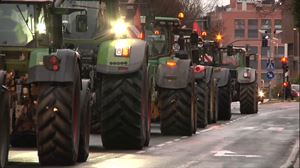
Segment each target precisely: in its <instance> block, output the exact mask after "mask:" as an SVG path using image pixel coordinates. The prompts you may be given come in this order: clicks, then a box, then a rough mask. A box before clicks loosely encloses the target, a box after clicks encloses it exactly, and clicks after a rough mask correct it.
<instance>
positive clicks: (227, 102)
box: [218, 81, 232, 120]
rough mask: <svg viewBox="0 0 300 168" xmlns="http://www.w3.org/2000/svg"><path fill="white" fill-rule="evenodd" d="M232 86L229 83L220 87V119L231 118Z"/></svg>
mask: <svg viewBox="0 0 300 168" xmlns="http://www.w3.org/2000/svg"><path fill="white" fill-rule="evenodd" d="M230 89H231V87H230V81H229V82H228V83H227V85H225V86H223V87H219V88H218V91H219V92H218V120H230V119H231V101H232V99H231V90H230Z"/></svg>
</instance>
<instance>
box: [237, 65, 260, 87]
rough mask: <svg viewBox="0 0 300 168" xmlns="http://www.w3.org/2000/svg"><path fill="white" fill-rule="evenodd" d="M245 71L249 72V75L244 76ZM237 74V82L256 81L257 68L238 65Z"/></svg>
mask: <svg viewBox="0 0 300 168" xmlns="http://www.w3.org/2000/svg"><path fill="white" fill-rule="evenodd" d="M244 73H248V74H249V76H248V77H247V78H246V77H244ZM237 76H238V77H237V82H238V83H240V84H245V83H253V82H255V81H256V70H255V69H252V68H249V67H238V68H237Z"/></svg>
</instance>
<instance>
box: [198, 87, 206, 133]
mask: <svg viewBox="0 0 300 168" xmlns="http://www.w3.org/2000/svg"><path fill="white" fill-rule="evenodd" d="M196 89H197V91H196V92H197V95H196V101H197V103H196V108H197V113H198V114H197V127H199V128H205V127H206V126H207V124H208V121H207V117H208V116H207V115H208V114H207V113H208V109H207V108H208V103H207V102H208V87H207V84H206V83H205V81H199V83H198V84H197V87H196Z"/></svg>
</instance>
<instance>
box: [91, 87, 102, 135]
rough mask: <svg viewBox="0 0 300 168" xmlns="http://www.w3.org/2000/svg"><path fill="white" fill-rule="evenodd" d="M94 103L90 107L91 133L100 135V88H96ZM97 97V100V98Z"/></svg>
mask: <svg viewBox="0 0 300 168" xmlns="http://www.w3.org/2000/svg"><path fill="white" fill-rule="evenodd" d="M96 92H99V93H96V101H94V102H93V104H92V105H91V133H92V134H100V133H101V112H100V109H99V108H100V106H101V105H100V103H101V102H100V101H101V98H100V92H101V91H100V88H97V90H96ZM98 96H99V98H98Z"/></svg>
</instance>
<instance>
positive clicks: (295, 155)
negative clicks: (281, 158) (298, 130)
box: [280, 139, 299, 168]
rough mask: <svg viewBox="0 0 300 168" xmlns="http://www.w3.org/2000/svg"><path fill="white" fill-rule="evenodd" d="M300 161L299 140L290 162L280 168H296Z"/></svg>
mask: <svg viewBox="0 0 300 168" xmlns="http://www.w3.org/2000/svg"><path fill="white" fill-rule="evenodd" d="M298 159H299V139H298V140H297V141H296V143H295V145H294V147H293V149H292V153H291V154H290V156H289V158H288V160H287V161H286V162H285V163H284V164H283V165H282V166H280V168H294V166H295V164H296V162H297V160H298Z"/></svg>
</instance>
